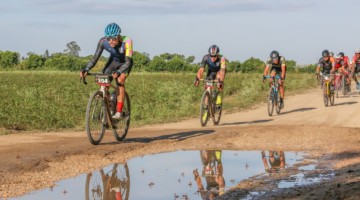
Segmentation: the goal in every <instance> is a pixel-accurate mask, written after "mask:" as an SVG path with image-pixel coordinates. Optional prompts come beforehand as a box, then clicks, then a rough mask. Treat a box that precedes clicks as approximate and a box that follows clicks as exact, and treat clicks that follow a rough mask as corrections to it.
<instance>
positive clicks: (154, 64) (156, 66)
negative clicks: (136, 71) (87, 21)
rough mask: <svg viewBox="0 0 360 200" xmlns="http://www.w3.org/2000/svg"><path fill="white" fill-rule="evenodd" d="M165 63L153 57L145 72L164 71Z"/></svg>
mask: <svg viewBox="0 0 360 200" xmlns="http://www.w3.org/2000/svg"><path fill="white" fill-rule="evenodd" d="M165 67H166V62H165V60H164V59H163V58H161V57H160V56H155V57H154V58H153V59H152V60H151V61H150V63H149V67H148V68H147V69H146V71H150V72H155V71H165Z"/></svg>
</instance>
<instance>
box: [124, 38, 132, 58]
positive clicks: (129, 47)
mask: <svg viewBox="0 0 360 200" xmlns="http://www.w3.org/2000/svg"><path fill="white" fill-rule="evenodd" d="M124 43H125V56H126V57H129V58H132V55H133V41H132V40H131V39H130V38H128V37H126V38H125V40H124Z"/></svg>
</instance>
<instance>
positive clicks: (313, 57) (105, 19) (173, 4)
mask: <svg viewBox="0 0 360 200" xmlns="http://www.w3.org/2000/svg"><path fill="white" fill-rule="evenodd" d="M359 18H360V1H359V0H342V1H339V0H301V1H295V0H218V1H215V0H127V1H126V0H106V1H104V0H11V1H10V0H2V1H1V2H0V38H1V39H0V42H1V43H0V50H2V51H5V50H10V51H17V52H19V53H21V54H23V55H26V53H27V52H35V53H38V54H43V53H44V52H45V50H46V49H48V50H49V52H50V53H56V52H62V51H63V50H64V49H65V48H66V44H67V43H69V42H71V41H76V42H77V44H78V45H79V46H80V47H81V52H80V55H82V56H87V55H91V54H93V53H94V52H95V48H96V45H97V42H98V40H99V39H100V38H101V37H102V36H103V35H104V29H105V27H106V25H107V24H109V23H111V22H115V23H118V24H119V25H120V26H121V29H122V35H126V36H128V37H130V38H131V39H132V40H133V43H134V50H136V51H139V52H146V53H148V54H150V56H151V57H152V56H155V55H158V54H161V53H178V54H183V55H186V56H190V55H194V56H195V57H196V60H197V61H199V60H201V58H202V57H203V56H204V55H205V54H206V53H207V50H208V48H209V47H210V46H211V45H212V44H216V45H218V46H219V47H220V51H221V54H223V55H224V56H225V57H226V58H228V59H229V60H239V61H241V62H243V61H244V60H246V59H248V58H249V57H251V56H252V57H256V58H260V59H262V60H266V59H267V57H268V56H269V54H270V52H271V51H272V50H278V51H279V52H280V54H281V55H282V56H284V57H285V58H286V59H289V60H290V59H291V60H296V61H297V62H298V64H311V63H315V62H317V61H318V59H319V57H320V56H321V52H322V50H324V49H329V50H330V51H334V52H335V53H338V52H340V51H343V52H345V54H347V55H349V56H352V55H353V52H354V49H355V48H360V41H359V40H358V38H359V36H360V26H359V25H358V21H360V19H359ZM103 55H104V56H108V54H107V53H104V54H103Z"/></svg>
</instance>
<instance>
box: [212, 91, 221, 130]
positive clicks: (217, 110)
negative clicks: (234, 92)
mask: <svg viewBox="0 0 360 200" xmlns="http://www.w3.org/2000/svg"><path fill="white" fill-rule="evenodd" d="M217 95H219V93H218V94H217ZM217 95H216V97H215V102H213V111H214V117H213V122H214V125H218V124H219V122H220V118H221V113H222V102H221V104H216V99H217Z"/></svg>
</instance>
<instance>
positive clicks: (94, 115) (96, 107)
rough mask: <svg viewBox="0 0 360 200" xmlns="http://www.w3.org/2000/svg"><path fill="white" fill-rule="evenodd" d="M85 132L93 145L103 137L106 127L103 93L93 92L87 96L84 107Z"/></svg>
mask: <svg viewBox="0 0 360 200" xmlns="http://www.w3.org/2000/svg"><path fill="white" fill-rule="evenodd" d="M85 124H86V133H87V135H88V138H89V141H90V143H91V144H93V145H97V144H99V143H100V142H101V140H102V139H103V137H104V134H105V131H106V127H107V117H106V109H105V102H104V99H103V93H102V92H100V91H96V92H94V93H93V94H92V95H91V97H90V98H89V102H88V105H87V108H86V119H85Z"/></svg>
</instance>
